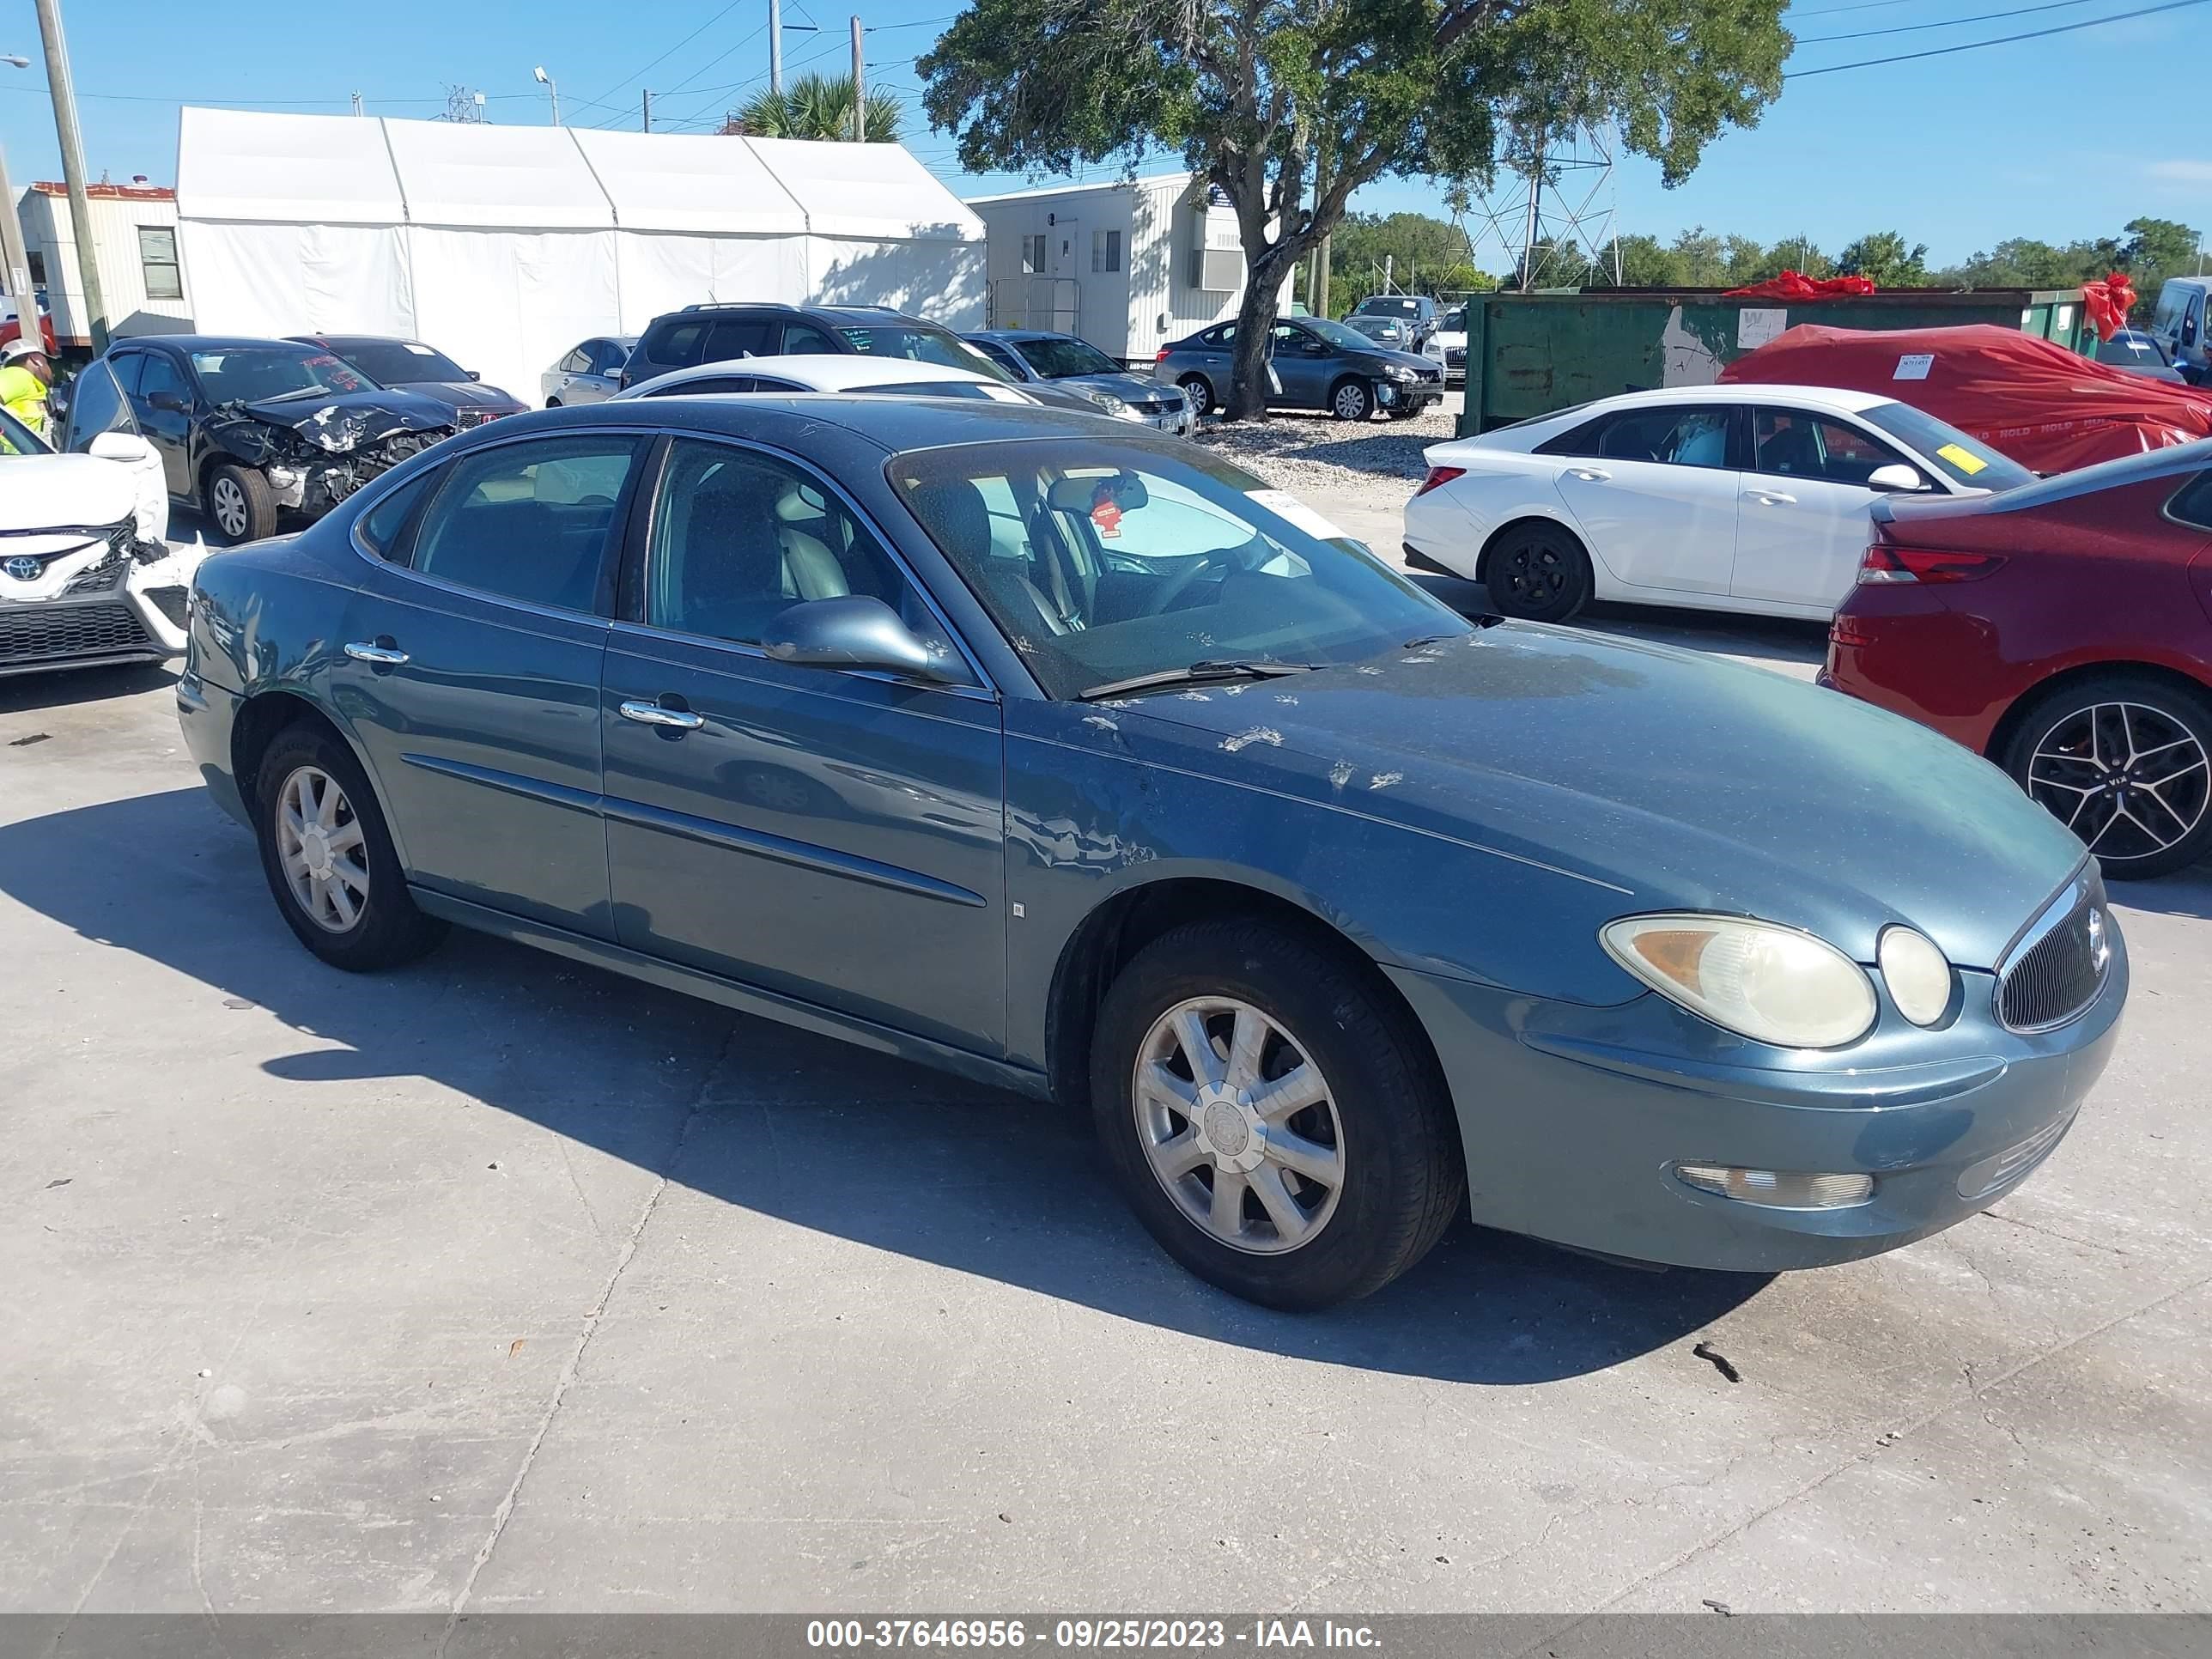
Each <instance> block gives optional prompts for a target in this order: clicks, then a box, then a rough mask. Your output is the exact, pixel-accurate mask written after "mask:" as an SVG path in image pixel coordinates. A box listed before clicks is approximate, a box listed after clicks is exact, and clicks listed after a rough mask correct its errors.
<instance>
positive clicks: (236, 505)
mask: <svg viewBox="0 0 2212 1659" xmlns="http://www.w3.org/2000/svg"><path fill="white" fill-rule="evenodd" d="M204 505H205V507H206V508H207V516H208V519H209V521H210V523H212V524H213V525H214V526H215V529H216V535H217V536H218V537H219V538H221V539H222V543H223V544H224V545H225V546H227V547H235V546H237V545H238V544H239V543H240V542H258V541H259V540H260V539H261V538H263V537H264V536H273V535H275V534H276V496H275V495H273V494H272V493H271V492H270V488H269V480H268V479H267V478H265V477H262V475H261V473H260V471H258V469H257V468H254V467H250V466H240V465H237V464H236V463H235V462H232V461H225V462H224V463H223V464H222V465H220V466H216V467H213V468H210V470H209V472H208V475H207V491H206V494H205V496H204Z"/></svg>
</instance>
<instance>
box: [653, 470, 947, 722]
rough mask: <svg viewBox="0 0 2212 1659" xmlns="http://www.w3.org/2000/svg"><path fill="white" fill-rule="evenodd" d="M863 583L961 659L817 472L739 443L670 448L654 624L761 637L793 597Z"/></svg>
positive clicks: (841, 594) (924, 636)
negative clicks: (737, 445)
mask: <svg viewBox="0 0 2212 1659" xmlns="http://www.w3.org/2000/svg"><path fill="white" fill-rule="evenodd" d="M851 594H859V595H861V596H863V597H865V598H868V599H879V600H881V601H882V602H883V603H884V604H885V605H889V606H890V608H891V609H892V610H893V611H896V612H897V613H898V614H899V616H900V617H901V618H902V620H903V621H904V622H905V623H906V625H907V626H908V628H909V629H912V630H913V631H914V633H915V635H916V637H918V638H919V639H921V641H922V642H923V643H924V644H925V645H927V647H929V648H930V650H931V652H932V653H933V654H935V655H938V656H939V658H940V659H941V660H943V661H945V662H946V663H948V664H952V663H957V662H958V661H959V656H958V653H957V652H955V651H954V650H953V648H952V643H951V641H950V640H948V639H947V638H946V637H945V633H944V630H943V629H942V628H941V627H939V624H938V623H937V620H936V618H935V617H934V616H933V614H932V613H931V611H930V610H929V607H928V606H927V605H925V604H924V603H923V602H922V599H921V595H920V594H919V593H918V592H915V589H914V587H913V585H912V584H911V583H909V582H908V580H907V579H906V576H905V574H904V573H903V572H902V571H901V570H900V569H899V568H898V566H897V565H896V563H895V562H893V561H892V559H891V557H890V555H889V554H887V553H885V552H884V550H883V549H882V547H881V546H879V545H878V544H877V541H876V539H875V538H874V537H873V536H872V535H871V534H869V532H868V531H867V529H866V526H863V525H862V524H861V523H860V520H858V519H856V518H855V517H854V515H853V514H852V513H849V512H848V511H847V510H846V509H845V507H844V506H843V504H842V502H840V501H838V499H837V498H836V496H835V495H831V494H829V492H828V491H826V490H824V489H823V488H822V487H821V485H820V484H819V483H816V482H815V481H814V480H813V479H812V478H811V477H808V476H807V475H806V474H805V473H804V472H801V471H799V469H798V468H796V467H793V466H792V465H789V464H787V463H786V462H783V461H780V460H777V459H775V458H774V457H772V456H768V455H763V454H760V453H757V452H755V451H752V450H746V449H738V448H735V447H732V446H730V445H727V444H718V443H713V442H709V441H705V440H702V439H693V438H679V439H678V440H677V441H675V442H674V443H672V444H671V446H670V447H669V451H668V461H667V465H665V467H664V468H663V469H662V470H661V477H660V486H659V489H658V491H656V492H655V499H654V501H653V531H652V534H651V536H650V537H649V538H647V555H646V574H645V621H646V623H647V625H648V626H650V627H653V628H665V629H671V630H673V631H674V632H677V633H679V634H696V635H702V636H704V637H705V638H708V639H713V640H727V641H731V642H732V643H734V644H738V645H757V644H759V643H760V639H761V635H762V633H763V630H765V629H766V628H767V627H768V625H769V623H771V622H772V621H774V620H775V617H777V616H778V615H780V614H781V612H783V611H787V610H788V609H789V608H790V607H791V606H793V605H799V604H802V603H804V602H806V601H809V600H813V599H842V598H845V597H847V596H848V595H851ZM963 678H964V675H963Z"/></svg>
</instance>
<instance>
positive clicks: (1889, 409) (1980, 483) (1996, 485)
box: [1859, 404, 2035, 489]
mask: <svg viewBox="0 0 2212 1659" xmlns="http://www.w3.org/2000/svg"><path fill="white" fill-rule="evenodd" d="M1859 418H1860V419H1861V420H1863V421H1866V422H1869V423H1871V424H1872V425H1875V426H1878V427H1880V428H1881V429H1882V430H1883V431H1884V432H1887V434H1889V435H1890V436H1891V437H1893V438H1897V439H1901V440H1902V441H1904V442H1905V443H1908V444H1910V445H1911V446H1912V447H1913V448H1914V449H1916V450H1917V451H1918V452H1919V453H1921V454H1922V455H1923V456H1925V457H1926V458H1927V459H1928V460H1929V462H1931V463H1932V464H1933V465H1936V466H1938V467H1941V468H1942V470H1943V472H1944V474H1945V476H1946V477H1948V478H1949V479H1950V480H1951V482H1952V483H1960V484H1965V485H1966V487H1967V488H1968V489H2019V488H2020V486H2021V485H2022V484H2024V483H2033V482H2034V481H2035V474H2033V472H2031V471H2028V470H2027V468H2026V467H2024V466H2022V465H2021V464H2020V463H2019V462H2018V461H2015V460H2014V459H2012V458H2011V457H2009V456H2007V455H2000V454H1998V453H1997V452H1996V450H1994V449H1991V448H1990V447H1989V446H1988V445H1987V444H1985V443H1984V442H1983V441H1981V440H1980V439H1978V438H1969V437H1968V436H1967V435H1966V434H1965V433H1963V432H1961V431H1960V430H1959V428H1957V427H1955V426H1951V425H1948V424H1947V423H1946V422H1942V421H1939V420H1937V419H1936V417H1935V416H1933V415H1930V414H1928V413H1927V412H1925V411H1924V410H1917V409H1915V408H1913V406H1912V405H1911V404H1875V406H1874V407H1873V408H1871V409H1865V410H1860V411H1859Z"/></svg>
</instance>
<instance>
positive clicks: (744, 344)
mask: <svg viewBox="0 0 2212 1659" xmlns="http://www.w3.org/2000/svg"><path fill="white" fill-rule="evenodd" d="M768 331H769V325H768V324H767V323H766V322H765V321H764V320H763V319H760V318H757V317H725V318H723V319H721V320H720V321H719V322H717V323H715V324H714V325H712V326H711V327H709V328H708V331H707V343H706V346H705V348H704V349H702V351H701V352H700V355H699V361H700V362H702V363H726V362H731V361H732V359H734V358H738V357H765V356H768Z"/></svg>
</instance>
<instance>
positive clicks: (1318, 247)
mask: <svg viewBox="0 0 2212 1659" xmlns="http://www.w3.org/2000/svg"><path fill="white" fill-rule="evenodd" d="M1327 189H1328V150H1326V149H1323V148H1322V144H1321V140H1320V137H1319V136H1318V135H1316V138H1315V142H1314V211H1315V212H1316V213H1318V212H1320V211H1321V198H1322V195H1323V194H1324V193H1325V192H1326V191H1327ZM1313 258H1314V264H1313V270H1314V274H1313V280H1312V281H1311V282H1310V283H1307V284H1306V309H1307V310H1308V311H1310V312H1311V313H1313V314H1314V315H1315V316H1316V317H1326V316H1328V232H1326V231H1324V232H1322V239H1321V240H1320V241H1319V242H1317V243H1316V244H1315V245H1314V256H1313Z"/></svg>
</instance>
